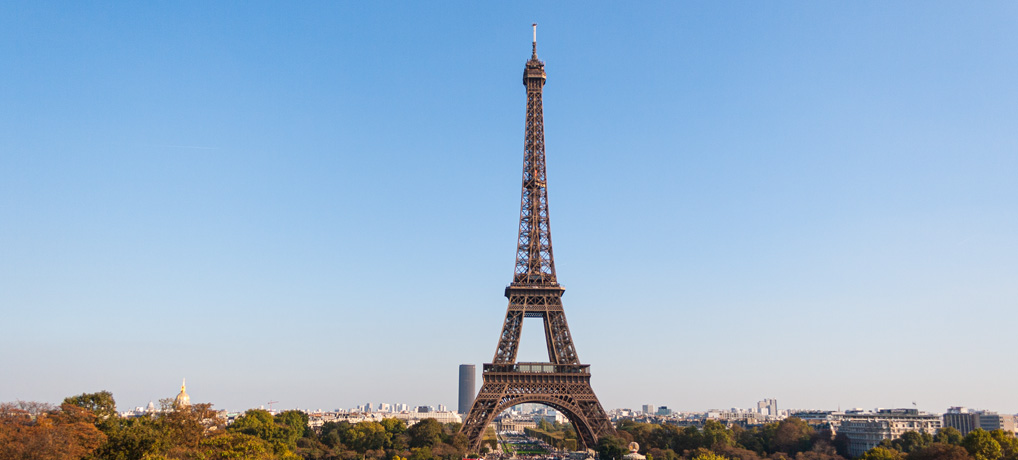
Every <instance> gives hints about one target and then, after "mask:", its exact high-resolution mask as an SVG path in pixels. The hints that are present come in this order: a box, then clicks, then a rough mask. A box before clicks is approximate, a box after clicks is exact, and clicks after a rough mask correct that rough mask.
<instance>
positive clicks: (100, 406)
mask: <svg viewBox="0 0 1018 460" xmlns="http://www.w3.org/2000/svg"><path fill="white" fill-rule="evenodd" d="M64 404H73V405H75V406H78V407H81V408H84V409H88V410H90V411H92V413H93V414H95V416H96V417H98V418H99V420H105V419H108V418H112V417H117V415H118V414H117V402H116V401H114V400H113V393H110V392H108V391H105V390H104V391H100V392H98V393H82V394H80V395H77V396H69V397H67V398H64Z"/></svg>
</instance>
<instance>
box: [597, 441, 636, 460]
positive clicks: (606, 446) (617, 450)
mask: <svg viewBox="0 0 1018 460" xmlns="http://www.w3.org/2000/svg"><path fill="white" fill-rule="evenodd" d="M626 447H627V446H626V441H624V440H623V439H622V438H620V437H618V436H611V435H609V436H602V437H601V439H598V440H597V449H596V450H597V454H598V456H599V457H600V459H601V460H620V459H621V458H622V456H623V455H626V454H628V453H629V449H627V448H626Z"/></svg>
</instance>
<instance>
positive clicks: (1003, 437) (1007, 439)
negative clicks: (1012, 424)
mask: <svg viewBox="0 0 1018 460" xmlns="http://www.w3.org/2000/svg"><path fill="white" fill-rule="evenodd" d="M990 436H991V437H992V438H993V440H994V441H997V444H1000V458H1001V459H1003V460H1018V439H1015V435H1014V433H1012V432H1010V431H1004V430H993V431H991V432H990Z"/></svg>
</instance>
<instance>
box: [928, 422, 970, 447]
mask: <svg viewBox="0 0 1018 460" xmlns="http://www.w3.org/2000/svg"><path fill="white" fill-rule="evenodd" d="M962 439H964V436H962V435H961V432H960V431H958V429H957V428H955V427H951V426H949V427H944V428H941V429H939V430H937V434H936V435H934V436H933V440H934V442H939V443H943V444H950V445H953V446H960V445H961V440H962Z"/></svg>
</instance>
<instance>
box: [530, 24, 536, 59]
mask: <svg viewBox="0 0 1018 460" xmlns="http://www.w3.org/2000/svg"><path fill="white" fill-rule="evenodd" d="M531 26H533V27H534V58H535V59H536V58H537V23H536V22H535V23H533V24H531Z"/></svg>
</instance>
